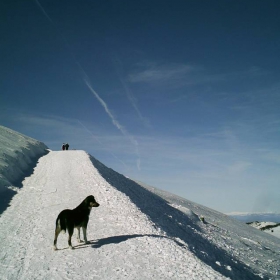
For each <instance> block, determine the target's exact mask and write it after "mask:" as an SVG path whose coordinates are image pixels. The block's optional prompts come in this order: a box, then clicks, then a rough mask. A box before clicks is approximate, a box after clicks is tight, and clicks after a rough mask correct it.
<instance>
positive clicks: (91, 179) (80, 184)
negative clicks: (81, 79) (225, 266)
mask: <svg viewBox="0 0 280 280" xmlns="http://www.w3.org/2000/svg"><path fill="white" fill-rule="evenodd" d="M89 194H93V195H94V196H95V198H96V200H97V201H98V202H99V203H100V207H99V208H95V209H93V210H92V212H91V215H90V221H89V225H88V240H90V242H91V244H88V245H84V244H78V243H77V241H76V238H73V241H72V244H73V246H74V247H75V248H76V249H75V250H70V249H68V248H67V235H64V234H61V235H60V236H59V238H58V244H57V246H58V249H60V250H58V251H53V250H52V243H53V237H54V224H55V219H56V217H57V215H58V214H59V212H60V211H61V210H63V209H65V208H70V209H72V208H75V207H76V206H77V205H78V204H79V203H80V202H81V201H82V200H83V199H84V198H85V197H86V196H87V195H89ZM151 207H155V208H156V207H157V205H151ZM155 210H156V209H155ZM0 237H1V253H0V261H1V262H0V275H1V279H2V280H4V279H24V280H26V279H225V277H224V276H223V275H221V274H219V273H218V272H217V271H215V270H213V269H212V268H211V267H210V266H208V265H205V263H203V262H202V261H201V260H200V259H198V258H197V257H196V256H195V255H194V254H193V253H192V252H191V251H190V250H189V249H188V245H187V244H185V243H184V242H183V241H182V240H180V239H175V238H174V237H172V236H171V237H170V236H168V235H167V234H166V233H165V232H163V231H162V230H161V229H159V228H158V227H156V226H155V224H154V222H153V221H151V219H150V218H149V217H148V216H147V215H146V214H144V212H143V211H140V209H139V208H138V207H137V206H136V204H135V203H133V202H132V201H131V199H130V198H129V197H128V196H127V195H126V194H124V193H123V192H120V191H119V190H117V189H116V188H114V187H112V186H111V185H110V184H109V183H108V182H107V181H106V180H105V179H104V178H103V177H102V176H101V175H100V173H99V172H98V171H97V169H96V168H95V167H94V166H93V164H92V162H91V160H90V158H89V156H88V155H87V154H86V153H85V152H82V151H67V152H50V153H49V154H48V155H46V156H44V157H42V158H40V160H39V163H38V165H37V167H36V168H35V171H34V174H32V175H31V176H30V177H28V178H26V179H25V181H24V182H23V188H22V189H21V190H20V191H19V193H18V194H17V195H15V196H14V198H13V200H12V202H11V206H10V207H9V208H8V209H7V210H6V211H5V212H4V213H3V214H2V216H1V218H0ZM256 279H257V278H256Z"/></svg>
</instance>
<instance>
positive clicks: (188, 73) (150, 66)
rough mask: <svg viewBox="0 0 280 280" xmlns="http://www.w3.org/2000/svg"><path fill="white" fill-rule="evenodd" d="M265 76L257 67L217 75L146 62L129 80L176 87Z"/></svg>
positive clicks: (195, 68) (192, 67) (194, 68)
mask: <svg viewBox="0 0 280 280" xmlns="http://www.w3.org/2000/svg"><path fill="white" fill-rule="evenodd" d="M263 75H267V72H266V71H263V70H262V69H260V68H257V67H251V68H249V69H245V70H242V71H239V72H227V73H217V72H213V71H210V70H209V69H207V68H205V67H204V66H199V65H191V64H180V63H169V64H160V63H151V62H146V63H139V64H137V65H136V68H135V70H134V72H132V73H131V74H130V75H129V76H128V80H129V82H130V83H148V84H151V83H156V84H157V85H158V84H159V85H160V84H163V85H164V86H166V85H169V86H172V87H174V86H191V85H199V84H206V83H213V82H214V83H216V82H226V81H230V80H238V79H240V78H244V77H247V78H257V77H260V76H263Z"/></svg>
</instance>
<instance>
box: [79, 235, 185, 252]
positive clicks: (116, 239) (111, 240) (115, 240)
mask: <svg viewBox="0 0 280 280" xmlns="http://www.w3.org/2000/svg"><path fill="white" fill-rule="evenodd" d="M141 237H153V238H167V239H171V238H169V237H167V236H163V235H156V234H130V235H119V236H110V237H106V238H101V239H98V240H90V241H89V243H88V244H79V245H76V246H74V248H75V249H82V248H85V247H91V248H94V249H97V248H100V247H102V246H105V245H110V244H119V243H122V242H125V241H127V240H129V239H133V238H141ZM172 241H173V242H176V243H177V245H179V246H182V247H184V246H186V245H185V244H183V243H180V242H178V241H177V240H174V239H172Z"/></svg>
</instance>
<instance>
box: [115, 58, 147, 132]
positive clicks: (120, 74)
mask: <svg viewBox="0 0 280 280" xmlns="http://www.w3.org/2000/svg"><path fill="white" fill-rule="evenodd" d="M113 63H114V66H115V69H116V73H117V75H118V78H119V80H120V82H121V84H122V86H123V89H124V92H125V94H126V97H127V99H128V100H129V102H130V104H131V105H132V107H133V109H134V110H135V112H136V114H137V116H138V118H139V120H140V121H141V123H142V124H143V125H144V126H146V127H148V128H151V124H150V121H149V120H148V119H147V118H145V117H144V116H143V115H142V113H141V111H140V110H139V108H138V104H137V98H136V97H135V95H134V94H133V92H132V91H131V89H130V87H129V85H128V82H127V81H126V78H125V77H124V70H123V65H122V61H121V60H120V59H119V58H117V57H115V58H114V59H113Z"/></svg>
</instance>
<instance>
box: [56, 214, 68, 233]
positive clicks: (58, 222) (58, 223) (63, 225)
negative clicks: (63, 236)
mask: <svg viewBox="0 0 280 280" xmlns="http://www.w3.org/2000/svg"><path fill="white" fill-rule="evenodd" d="M55 225H56V228H60V231H63V232H66V228H67V226H66V221H65V219H63V217H59V216H58V217H57V219H56V222H55Z"/></svg>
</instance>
